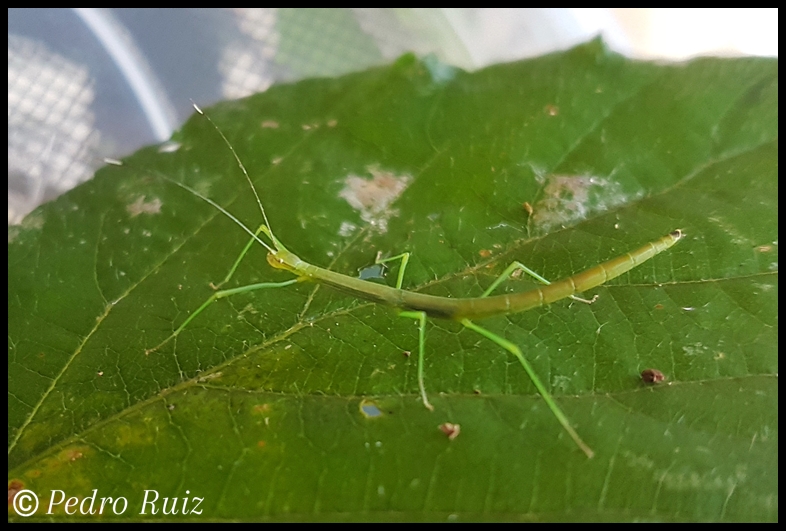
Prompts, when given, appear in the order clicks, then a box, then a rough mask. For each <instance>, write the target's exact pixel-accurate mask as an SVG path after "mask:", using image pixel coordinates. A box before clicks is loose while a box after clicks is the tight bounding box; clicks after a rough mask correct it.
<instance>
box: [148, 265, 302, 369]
mask: <svg viewBox="0 0 786 531" xmlns="http://www.w3.org/2000/svg"><path fill="white" fill-rule="evenodd" d="M244 254H245V251H244V252H243V253H241V255H240V257H239V258H238V262H239V261H240V258H242V257H243V255H244ZM236 266H237V263H235V267H236ZM233 272H234V268H233V270H232V271H231V272H230V273H233ZM229 276H231V274H230V275H229ZM227 280H228V278H227ZM225 281H226V280H225ZM299 281H300V279H299V278H293V279H292V280H286V281H284V282H260V283H258V284H249V285H248V286H240V287H238V288H232V289H225V290H221V291H217V292H215V293H213V294H212V295H211V296H210V298H208V299H207V300H206V301H205V302H204V303H202V305H201V306H200V307H199V308H197V309H196V310H194V311H193V312H191V314H190V315H189V316H188V317H186V320H185V321H183V324H181V325H180V326H179V327H178V328H177V329H176V330H175V331H174V332H172V334H170V335H169V337H167V338H166V339H164V340H163V341H162V342H161V343H159V344H158V345H156V346H155V347H153V348H149V349H147V350H146V351H145V354H146V355H147V354H151V353H153V352H155V351H156V350H158V349H159V348H161V347H162V346H164V345H165V344H167V343H168V342H169V341H171V340H173V339H175V338H176V337H177V336H179V335H180V332H182V331H183V330H185V328H186V327H187V326H188V325H189V324H190V323H191V321H193V320H194V318H195V317H196V316H197V315H199V314H200V313H202V311H203V310H204V309H205V308H207V307H208V306H210V305H211V304H213V303H214V302H215V301H217V300H219V299H223V298H225V297H229V296H231V295H237V294H238V293H248V292H250V291H256V290H258V289H268V288H284V287H286V286H291V285H292V284H294V283H296V282H299ZM222 284H223V282H222Z"/></svg>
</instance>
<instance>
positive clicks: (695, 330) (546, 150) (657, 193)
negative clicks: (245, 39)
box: [8, 41, 778, 520]
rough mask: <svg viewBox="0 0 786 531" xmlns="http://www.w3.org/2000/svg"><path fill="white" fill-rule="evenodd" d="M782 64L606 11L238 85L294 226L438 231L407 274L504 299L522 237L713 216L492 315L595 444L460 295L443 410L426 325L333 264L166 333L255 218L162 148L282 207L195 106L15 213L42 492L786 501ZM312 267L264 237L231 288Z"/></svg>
mask: <svg viewBox="0 0 786 531" xmlns="http://www.w3.org/2000/svg"><path fill="white" fill-rule="evenodd" d="M777 79H778V69H777V61H776V60H769V59H698V60H694V61H691V62H688V63H683V64H675V65H663V64H654V63H643V62H635V61H630V60H627V59H625V58H623V57H621V56H618V55H616V54H613V53H611V52H609V51H608V50H606V49H605V47H604V46H603V44H602V43H601V42H599V41H594V42H591V43H588V44H586V45H582V46H579V47H577V48H575V49H573V50H570V51H567V52H564V53H558V54H553V55H548V56H545V57H541V58H536V59H531V60H527V61H522V62H518V63H510V64H502V65H496V66H492V67H489V68H486V69H484V70H481V71H478V72H475V73H467V72H463V71H461V70H458V69H454V68H451V67H448V66H446V65H443V64H440V63H438V62H437V61H435V60H433V59H430V58H426V59H423V60H418V59H416V58H414V57H412V56H404V57H402V58H401V59H399V60H398V61H397V62H396V63H394V64H392V65H390V66H387V67H383V68H376V69H372V70H369V71H366V72H362V73H357V74H352V75H348V76H344V77H340V78H337V79H314V80H307V81H302V82H300V83H297V84H295V85H288V86H276V87H273V88H271V89H270V90H268V91H267V92H265V93H263V94H258V95H256V96H252V97H250V98H248V99H245V100H242V101H236V102H227V103H223V104H220V105H217V106H216V107H214V108H212V109H209V110H206V114H208V116H210V118H211V119H212V120H213V121H214V122H215V123H216V124H217V125H218V127H219V128H220V129H221V131H223V133H224V134H225V135H226V136H227V138H228V140H229V142H230V143H231V145H232V146H233V147H234V149H235V150H236V151H237V155H238V157H239V158H240V160H241V161H242V162H243V164H245V166H246V167H247V168H248V172H249V174H250V175H251V176H252V178H253V181H254V183H255V185H256V187H257V189H258V190H259V193H260V196H261V198H262V202H263V203H264V205H265V208H266V210H267V216H268V218H269V219H270V223H271V226H272V227H273V229H274V230H275V232H276V236H277V237H278V238H279V239H280V240H281V241H282V242H284V244H285V245H286V246H287V247H288V248H289V249H290V250H292V251H293V252H295V253H297V254H298V255H299V256H300V257H301V258H302V259H304V260H306V261H308V262H310V263H313V264H316V265H319V266H323V267H329V268H330V269H332V270H333V271H337V272H340V273H344V274H346V275H349V276H357V275H358V272H359V270H361V269H363V268H366V267H368V266H369V265H371V264H373V262H374V259H375V257H376V255H377V253H382V254H383V255H394V254H398V253H401V252H404V251H409V252H411V253H413V254H412V260H411V261H410V265H409V267H408V269H407V274H406V277H405V283H404V285H405V287H406V288H407V289H411V290H415V291H420V292H425V293H431V294H435V295H441V296H445V297H471V296H478V295H480V294H481V293H482V292H483V290H484V289H485V287H487V286H488V285H490V283H491V282H492V281H493V279H494V278H495V277H496V276H497V275H499V274H500V272H501V271H502V270H503V269H504V268H505V267H506V266H507V265H508V264H509V263H510V262H512V261H513V260H519V261H521V262H523V263H525V264H526V265H527V266H529V267H530V268H532V269H534V270H535V271H537V272H538V273H540V274H542V275H543V276H545V277H546V278H548V279H551V280H557V279H559V278H562V277H566V276H569V275H571V274H574V273H577V272H579V271H582V270H584V269H587V268H590V267H593V266H595V265H597V264H599V263H601V262H603V261H606V260H609V259H611V258H614V257H617V256H619V255H622V254H624V253H626V252H628V251H632V250H635V249H638V248H640V247H641V246H643V245H645V244H646V243H647V242H650V241H653V240H656V239H658V238H660V237H662V236H664V235H665V234H667V233H669V232H670V231H672V230H674V229H677V228H679V229H681V230H683V231H684V232H685V234H686V237H685V238H684V239H683V240H682V241H680V242H679V243H678V244H677V245H676V246H674V247H673V248H671V249H670V250H668V251H667V252H664V253H661V254H660V255H658V256H656V257H655V258H653V259H651V260H649V261H647V262H646V263H644V264H643V265H641V266H639V267H637V268H636V269H633V270H632V271H630V272H629V273H626V274H625V275H623V276H621V277H619V278H617V279H615V280H613V281H611V282H609V283H608V284H606V285H603V286H601V287H599V288H596V289H594V290H592V291H591V292H589V293H588V296H592V295H595V294H597V295H598V296H599V298H598V300H597V301H596V302H595V303H594V304H592V305H590V306H588V305H585V304H580V303H576V302H571V301H569V300H565V301H560V302H558V303H555V304H553V305H551V306H549V307H544V308H540V309H536V310H531V311H528V312H524V313H520V314H512V315H500V316H497V317H494V318H490V319H487V320H484V321H482V324H483V326H485V327H487V328H488V329H490V330H492V331H493V332H495V333H496V334H499V335H501V336H503V337H505V338H507V339H508V340H510V341H512V342H514V343H515V344H517V345H518V346H519V347H521V348H522V350H523V351H524V353H525V355H526V356H527V358H528V359H529V360H530V362H531V363H532V365H533V366H534V368H535V371H536V372H537V373H538V374H539V375H540V376H541V378H542V379H543V381H544V382H545V383H546V385H547V386H548V387H549V388H550V389H551V391H552V393H553V395H554V397H555V400H556V401H557V402H558V403H559V404H560V406H561V407H562V408H563V409H564V411H565V413H566V415H567V416H568V418H569V419H570V420H571V423H572V424H573V426H574V427H575V428H576V430H577V431H578V433H579V434H580V435H581V437H582V438H583V439H584V440H585V441H586V442H587V443H588V444H589V445H590V446H591V447H592V448H593V449H594V450H595V453H596V455H595V457H594V459H587V458H586V456H585V455H584V454H583V453H582V452H581V451H580V450H579V449H578V448H577V447H576V446H575V445H574V443H573V442H572V440H571V439H570V437H568V435H567V433H566V432H565V431H564V430H563V429H562V428H561V427H560V425H559V424H558V422H557V421H556V419H555V418H554V416H553V415H552V413H551V412H550V411H549V409H548V408H547V407H546V405H545V403H544V401H543V399H542V398H541V397H540V396H539V395H538V394H537V392H536V390H535V388H534V386H533V385H532V382H531V381H530V380H529V379H528V378H527V376H526V374H525V373H524V371H523V370H522V368H521V366H520V365H519V364H518V362H517V361H516V360H515V359H514V358H513V357H512V356H510V355H509V354H508V353H506V352H504V351H502V350H501V349H500V348H499V347H497V346H496V345H494V344H493V343H491V342H490V341H488V340H486V339H484V338H482V337H481V336H479V335H477V334H475V333H473V332H472V331H470V330H465V329H462V327H461V326H460V325H458V324H457V323H454V322H450V321H440V320H430V322H429V327H428V329H427V340H426V356H427V359H426V376H425V383H426V387H427V389H428V391H429V396H430V399H431V401H432V403H433V404H434V406H435V408H436V409H435V411H434V412H430V411H428V410H426V409H425V408H424V407H423V405H422V404H421V403H420V401H419V396H418V385H417V374H416V369H417V361H416V358H417V355H416V353H417V348H418V347H417V346H418V342H417V341H418V340H417V328H416V323H415V322H414V321H413V320H411V319H401V318H399V317H397V316H396V314H395V312H394V311H393V310H392V309H390V308H386V307H383V306H379V305H374V304H371V303H369V302H366V301H363V300H358V299H357V298H354V297H351V296H347V295H345V294H342V293H340V292H338V291H336V290H333V289H331V288H328V287H325V286H321V287H320V286H317V285H313V284H308V283H299V284H297V285H294V286H290V287H287V288H282V289H270V290H260V291H255V292H253V293H246V294H241V295H236V296H233V297H229V298H227V299H224V300H221V301H219V302H217V303H215V304H213V305H212V306H210V307H209V308H208V309H207V310H206V311H205V312H204V313H202V314H201V315H199V316H198V317H197V318H196V319H195V320H194V321H193V323H192V324H191V325H190V326H189V327H188V328H186V329H185V331H184V332H183V333H182V334H181V335H180V336H179V337H178V338H177V339H176V340H175V341H171V342H169V343H167V344H165V345H164V346H163V347H161V348H160V349H159V350H158V351H156V352H153V353H149V354H146V350H147V349H150V348H151V347H153V346H154V345H156V344H158V343H159V342H161V341H162V340H163V339H164V338H166V337H167V336H168V335H169V334H171V333H172V331H173V330H174V329H175V328H176V327H177V326H179V325H180V324H181V323H182V322H183V320H184V319H185V318H186V317H187V316H188V315H189V314H190V313H191V312H192V311H194V310H195V309H196V308H198V307H199V305H200V304H202V303H203V302H204V301H205V300H206V299H207V298H208V297H209V296H210V295H211V294H212V293H213V291H212V290H211V288H210V283H211V282H214V283H217V282H219V281H221V280H222V279H223V278H224V276H225V275H226V274H227V272H228V271H229V269H230V267H231V266H232V264H233V262H234V260H235V259H236V257H237V256H238V255H239V253H240V251H241V250H242V249H243V247H244V245H245V244H246V243H247V242H248V239H249V236H248V234H247V233H246V232H244V231H243V230H242V229H241V228H240V227H238V226H237V225H236V224H235V223H233V222H232V221H231V220H230V219H228V218H227V217H226V216H224V215H222V214H221V213H220V212H218V210H217V209H216V208H214V207H212V206H211V205H209V204H207V203H206V202H204V201H202V200H200V199H199V198H197V197H195V196H194V195H192V194H190V193H189V192H188V191H186V190H184V189H182V188H179V187H177V186H175V185H174V184H172V183H171V182H170V181H168V180H166V179H164V178H162V175H163V176H166V177H168V178H169V179H174V180H176V181H181V182H184V183H186V184H188V186H191V187H193V188H194V189H196V190H198V191H199V192H200V193H201V194H204V195H205V196H207V197H209V198H211V199H212V200H213V201H215V202H217V203H218V204H220V205H222V206H223V207H224V208H226V209H227V210H228V211H229V212H231V213H232V214H233V215H235V216H237V218H238V219H239V220H241V221H242V222H243V223H244V224H246V225H247V226H248V227H250V228H251V229H252V230H253V229H255V228H256V227H257V226H259V224H260V223H261V221H262V217H261V214H260V211H259V209H258V207H257V205H256V202H255V200H254V197H253V194H252V193H251V191H250V189H249V186H248V184H247V182H246V181H245V179H244V177H243V175H242V172H241V171H240V168H239V167H238V164H237V163H236V161H235V159H234V158H233V154H232V153H231V152H230V150H229V149H228V148H227V146H226V144H224V142H223V141H222V140H221V137H220V136H219V135H218V133H217V132H216V130H215V129H214V128H213V126H212V125H211V124H210V123H209V122H208V121H207V120H206V119H205V118H204V117H202V116H199V115H195V117H194V118H192V119H191V120H190V121H189V122H188V123H187V124H186V125H185V126H184V128H183V130H182V131H181V132H179V133H178V134H177V135H176V137H175V141H176V142H177V144H170V145H168V147H169V148H170V149H163V150H159V149H156V148H148V149H144V150H142V151H140V152H138V153H137V154H135V155H133V156H131V157H129V158H128V159H126V160H124V161H123V166H120V167H117V166H109V167H106V168H104V169H102V170H101V171H99V172H98V173H97V175H96V177H95V178H94V179H93V180H92V181H91V182H89V183H87V184H85V185H84V186H81V187H79V188H77V189H75V190H73V191H72V192H70V193H68V194H67V195H65V196H63V197H61V198H59V199H58V200H57V201H54V202H52V203H50V204H48V205H45V206H43V207H42V208H40V209H38V210H37V211H35V212H34V213H32V214H31V215H30V216H28V217H27V218H26V219H25V221H24V223H23V224H22V225H21V226H20V227H12V228H10V229H9V244H8V250H9V260H8V267H9V272H8V275H9V277H8V279H9V295H8V309H9V332H8V384H9V391H8V467H9V493H15V492H16V491H17V490H20V489H30V490H32V491H34V492H35V493H37V494H38V495H39V497H40V507H39V510H38V513H37V514H38V516H39V517H47V518H53V519H57V520H61V519H70V518H84V519H87V520H93V519H95V518H97V516H96V515H92V516H91V515H87V516H82V515H80V514H79V512H78V511H77V513H76V514H75V515H74V516H68V514H69V513H70V512H72V511H73V510H74V508H73V507H66V502H62V503H60V504H58V505H56V506H55V507H54V508H53V509H52V511H51V515H49V516H47V514H48V513H47V510H48V509H49V504H50V501H51V500H54V501H55V502H57V501H58V500H61V499H62V498H66V497H72V496H73V497H77V498H78V499H79V500H82V498H83V497H85V496H88V495H90V494H91V493H93V492H95V495H96V501H95V503H94V506H93V510H94V511H98V508H99V506H100V502H101V498H108V497H112V500H113V501H112V502H106V503H105V507H104V511H103V515H102V516H101V517H100V518H104V519H106V518H109V519H111V518H122V519H145V518H153V519H173V520H175V519H191V520H199V519H205V518H209V519H211V520H238V519H243V520H245V519H253V520H261V519H270V520H453V519H458V520H638V519H645V520H650V519H652V520H776V519H777V515H778V478H777V468H778V450H777V448H778V398H777V395H778V379H777V374H778V362H777V335H778V333H777V315H778V307H777V279H778V272H777V271H778V270H777V263H778V262H777V251H778V244H777V204H778V201H777V192H778V190H777V165H778V155H777V153H778V142H777V139H778V126H777V119H778V95H777V94H778V93H777V90H778V82H777ZM395 273H396V267H395V266H392V267H391V271H390V273H389V274H388V275H387V278H386V279H384V280H372V281H377V282H380V281H382V282H386V283H388V284H393V283H394V282H395ZM290 278H292V275H291V274H290V273H287V272H286V271H281V270H275V269H272V268H271V267H270V266H269V265H268V263H267V261H266V260H265V250H264V249H263V248H261V247H260V246H254V247H253V248H252V250H251V251H250V252H249V254H248V256H247V257H246V258H245V259H244V260H243V261H242V262H241V264H240V266H239V268H238V270H237V272H236V273H235V275H234V277H233V278H232V279H231V280H230V282H229V283H228V284H227V286H228V287H236V286H241V285H246V284H252V283H257V282H281V281H284V280H287V279H290ZM533 286H534V284H532V283H531V282H529V281H527V280H525V279H523V278H516V279H511V280H509V281H507V282H506V283H504V284H503V285H502V286H501V287H500V288H498V292H500V293H501V292H512V291H523V290H527V289H531V288H532V287H533ZM407 352H412V353H413V354H415V355H412V356H407V355H406V353H407ZM647 368H655V369H659V370H660V371H662V372H663V373H664V374H665V375H666V377H667V381H666V382H663V383H662V384H660V385H655V386H647V385H645V384H644V383H642V381H641V378H640V376H639V374H640V373H641V371H642V370H644V369H647ZM445 422H450V423H454V424H459V425H460V433H459V435H458V436H457V437H456V438H455V439H454V440H450V439H448V437H447V436H446V435H445V434H444V433H443V432H442V431H440V430H439V429H438V426H440V425H441V424H443V423H445ZM61 492H62V496H61V494H60V493H61ZM145 496H147V499H148V501H150V500H151V499H152V498H154V497H155V496H157V497H158V498H157V500H156V501H155V503H149V504H145V503H144V500H145ZM173 497H177V498H178V501H177V514H176V515H172V514H167V513H165V512H162V511H163V509H164V508H166V510H167V511H168V512H170V513H171V510H172V504H173V500H172V498H173ZM193 497H199V498H202V499H203V501H202V503H201V504H200V506H199V508H198V509H197V510H199V511H201V513H200V514H188V515H185V516H184V515H182V514H180V513H182V511H183V504H184V500H185V499H187V500H188V503H187V504H186V509H187V511H190V510H191V509H193V508H194V507H193V506H194V504H195V502H194V500H193ZM120 498H125V499H126V500H127V508H126V509H125V510H124V511H121V510H122V509H123V505H122V502H118V500H119V499H120ZM164 498H168V501H167V504H168V505H166V506H164V505H163V501H164ZM111 503H115V510H117V511H118V512H122V514H121V515H120V516H115V515H114V514H113V512H112V508H111ZM89 504H90V501H89V500H88V501H86V502H85V503H84V504H83V508H84V509H88V505H89ZM77 509H78V506H77ZM154 509H155V510H156V511H157V512H156V513H155V514H154V515H151V513H152V512H153V510H154ZM13 514H15V513H13V511H12V509H11V506H10V505H9V516H12V515H13Z"/></svg>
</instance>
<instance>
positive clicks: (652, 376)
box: [641, 369, 666, 384]
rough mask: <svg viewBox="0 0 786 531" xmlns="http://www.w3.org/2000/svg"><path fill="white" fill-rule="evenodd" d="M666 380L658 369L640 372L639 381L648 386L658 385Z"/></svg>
mask: <svg viewBox="0 0 786 531" xmlns="http://www.w3.org/2000/svg"><path fill="white" fill-rule="evenodd" d="M665 379H666V376H665V375H664V374H663V373H662V372H660V371H659V370H658V369H644V370H643V371H641V380H642V381H643V382H644V383H648V384H658V383H661V382H662V381H664V380H665Z"/></svg>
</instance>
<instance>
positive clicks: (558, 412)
mask: <svg viewBox="0 0 786 531" xmlns="http://www.w3.org/2000/svg"><path fill="white" fill-rule="evenodd" d="M515 271H524V272H525V273H527V274H528V275H530V276H531V277H533V278H535V279H537V280H538V281H540V282H541V283H543V284H545V285H547V286H548V285H550V284H551V282H549V281H548V280H546V279H545V278H543V277H542V276H540V275H539V274H537V273H536V272H534V271H532V270H531V269H530V268H528V267H527V266H525V265H524V264H522V263H520V262H513V263H512V264H510V265H509V266H508V267H507V269H505V271H503V272H502V274H501V275H500V276H499V277H497V279H496V280H495V281H494V282H492V283H491V286H489V287H488V289H487V290H486V291H484V292H483V294H482V295H481V297H487V296H488V295H489V294H490V293H491V292H492V291H494V289H496V288H497V286H499V285H500V284H501V283H502V282H504V281H505V280H506V279H507V278H508V277H510V276H511V275H512V274H513V273H514V272H515ZM570 298H571V299H573V300H576V301H579V302H583V303H586V304H592V303H593V302H595V300H597V298H598V296H597V295H595V296H594V297H592V299H589V300H587V299H582V298H580V297H576V296H575V295H571V296H570ZM460 322H461V324H462V325H464V326H465V327H466V328H469V329H470V330H474V331H475V332H477V333H478V334H480V335H482V336H483V337H485V338H486V339H489V340H491V341H493V342H494V343H496V344H497V345H499V346H500V347H502V348H504V349H505V350H507V351H508V352H510V353H511V354H513V355H514V356H515V357H516V358H517V359H518V360H519V363H521V366H522V367H524V371H525V372H526V373H527V376H529V378H530V380H532V383H533V384H534V385H535V388H536V389H537V390H538V393H540V396H542V397H543V400H544V401H545V402H546V405H548V407H549V409H550V410H551V412H552V413H553V414H554V416H555V417H557V421H559V423H560V424H561V425H562V427H563V428H564V429H565V431H567V432H568V435H570V437H571V439H573V441H574V442H575V443H576V445H577V446H578V447H579V448H581V451H583V452H584V453H585V454H586V455H587V457H588V458H590V459H591V458H592V457H593V456H594V455H595V452H593V451H592V449H591V448H590V447H589V446H587V444H586V443H585V442H584V441H583V440H582V439H581V437H579V434H578V433H576V430H574V429H573V426H571V425H570V422H569V421H568V418H567V417H566V416H565V414H564V413H563V412H562V409H560V407H559V406H558V405H557V403H556V402H555V401H554V399H553V398H552V396H551V393H549V391H548V389H546V386H545V385H543V382H541V381H540V378H539V377H538V375H537V373H536V372H535V370H534V369H533V368H532V366H531V365H530V364H529V362H528V361H527V358H525V357H524V354H523V353H522V352H521V349H520V348H519V347H518V346H516V345H515V344H514V343H511V342H510V341H508V340H507V339H505V338H503V337H501V336H498V335H497V334H495V333H494V332H492V331H490V330H487V329H486V328H483V327H482V326H478V325H476V324H475V323H473V322H472V321H470V320H469V319H461V321H460Z"/></svg>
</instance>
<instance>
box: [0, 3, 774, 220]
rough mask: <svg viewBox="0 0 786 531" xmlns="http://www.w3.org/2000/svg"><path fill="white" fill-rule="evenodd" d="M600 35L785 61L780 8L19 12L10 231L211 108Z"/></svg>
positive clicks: (12, 72)
mask: <svg viewBox="0 0 786 531" xmlns="http://www.w3.org/2000/svg"><path fill="white" fill-rule="evenodd" d="M597 35H602V36H603V38H604V39H605V41H606V42H607V43H608V45H609V46H610V47H611V48H612V49H613V50H615V51H617V52H619V53H622V54H624V55H627V56H629V57H634V58H640V59H663V60H669V61H679V60H686V59H689V58H691V57H695V56H698V55H713V56H727V57H728V56H741V55H767V56H777V53H778V52H777V49H778V48H777V47H778V11H777V9H775V8H771V9H263V8H256V9H218V10H216V9H211V10H207V9H88V8H83V9H9V10H8V223H9V224H16V223H20V222H21V220H22V219H23V217H24V216H25V215H26V214H27V213H28V212H30V211H31V210H32V209H34V208H35V207H36V206H38V205H39V204H41V203H43V202H45V201H49V200H51V199H54V198H55V197H57V196H58V195H60V194H61V193H63V192H65V191H67V190H69V189H71V188H73V187H74V186H76V185H77V184H79V183H80V182H82V181H85V180H87V179H89V178H90V176H91V175H92V174H93V172H94V171H95V170H96V169H97V168H98V167H100V166H102V165H103V164H104V159H106V158H110V159H118V158H121V157H122V156H124V155H126V154H129V153H131V152H133V151H135V150H136V149H138V148H139V147H141V146H143V145H146V144H151V143H155V142H162V141H164V140H166V139H168V138H169V136H170V135H171V134H172V132H173V131H174V130H175V129H176V128H177V127H179V125H180V124H181V123H183V122H184V121H185V120H186V118H187V117H188V116H189V115H191V114H192V112H193V109H192V107H191V100H194V101H195V102H196V103H198V104H199V105H201V106H207V105H209V104H211V103H214V102H216V101H220V100H224V99H234V98H241V97H244V96H247V95H249V94H252V93H254V92H260V91H263V90H265V89H267V88H268V87H269V86H270V85H271V84H273V83H283V82H292V81H296V80H298V79H302V78H306V77H314V76H336V75H340V74H345V73H348V72H352V71H357V70H363V69H365V68H368V67H370V66H373V65H378V64H383V63H387V62H390V61H391V60H393V59H395V58H396V57H398V56H399V55H401V54H403V53H405V52H408V51H412V52H415V53H417V54H418V55H425V54H434V55H436V56H437V57H438V58H439V59H440V60H441V61H443V62H446V63H450V64H453V65H456V66H460V67H462V68H464V69H467V70H476V69H478V68H482V67H484V66H487V65H489V64H493V63H498V62H503V61H513V60H516V59H523V58H527V57H533V56H537V55H542V54H545V53H549V52H553V51H557V50H563V49H566V48H570V47H572V46H574V45H576V44H579V43H581V42H584V41H586V40H589V39H591V38H593V37H595V36H597Z"/></svg>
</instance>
